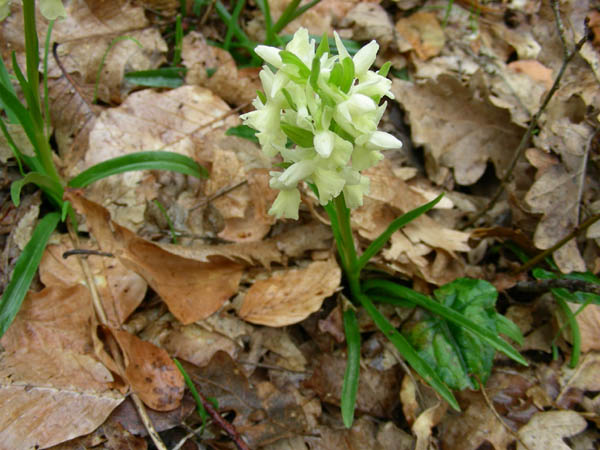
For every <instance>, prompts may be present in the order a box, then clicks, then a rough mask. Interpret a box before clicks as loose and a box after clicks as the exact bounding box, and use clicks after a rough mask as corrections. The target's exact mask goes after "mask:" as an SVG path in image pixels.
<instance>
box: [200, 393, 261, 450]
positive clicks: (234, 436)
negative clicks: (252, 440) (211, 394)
mask: <svg viewBox="0 0 600 450" xmlns="http://www.w3.org/2000/svg"><path fill="white" fill-rule="evenodd" d="M198 396H199V397H200V400H202V406H204V409H205V410H206V412H208V414H210V417H211V418H212V419H213V420H214V422H215V423H216V424H217V425H219V426H220V427H221V428H222V429H223V430H224V431H225V433H227V435H228V436H229V438H230V439H231V440H232V441H233V442H234V444H235V445H236V447H237V448H238V449H239V450H250V447H248V444H246V443H245V442H244V440H243V439H242V437H241V436H240V434H239V433H238V432H237V430H236V429H235V427H234V426H233V424H231V423H229V422H227V421H226V420H225V419H223V417H221V414H219V411H217V410H216V409H215V407H214V406H213V404H212V403H211V402H209V401H208V400H206V397H204V395H203V394H202V392H200V390H198Z"/></svg>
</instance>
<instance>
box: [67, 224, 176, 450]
mask: <svg viewBox="0 0 600 450" xmlns="http://www.w3.org/2000/svg"><path fill="white" fill-rule="evenodd" d="M69 236H70V238H71V242H72V243H73V246H74V247H81V245H80V242H79V236H77V232H75V231H74V230H73V229H72V227H71V226H70V225H69ZM77 260H78V262H79V265H80V267H81V271H82V272H83V274H84V276H85V280H86V285H87V287H88V289H89V291H90V295H91V296H92V304H93V305H94V310H95V311H96V316H97V317H98V319H99V320H100V323H101V324H102V325H104V326H106V327H109V324H108V317H107V316H106V312H105V311H104V307H103V306H102V302H101V301H100V295H99V294H98V289H97V287H96V282H95V278H94V276H93V274H92V270H91V269H90V266H89V264H88V261H87V259H85V258H84V257H83V256H81V255H78V258H77ZM108 344H109V349H110V353H111V356H112V357H113V359H114V361H115V364H116V366H117V369H118V370H119V372H120V373H119V376H121V377H122V378H124V379H127V377H125V362H124V361H123V355H122V354H121V352H120V351H119V346H118V344H117V342H116V340H115V339H114V338H113V337H112V335H111V336H109V337H108ZM131 398H132V400H133V403H134V405H135V407H136V409H137V412H138V414H139V416H140V420H141V421H142V423H143V424H144V426H145V428H146V430H147V431H148V434H149V435H150V437H151V438H152V442H154V445H155V446H156V448H157V449H158V450H167V447H166V445H165V444H164V442H163V441H162V439H161V438H160V436H159V435H158V432H157V431H156V429H155V428H154V425H153V424H152V420H150V417H149V416H148V413H147V412H146V407H145V406H144V404H143V403H142V401H141V400H140V398H139V397H138V395H137V394H136V393H135V392H132V393H131Z"/></svg>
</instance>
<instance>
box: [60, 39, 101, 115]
mask: <svg viewBox="0 0 600 450" xmlns="http://www.w3.org/2000/svg"><path fill="white" fill-rule="evenodd" d="M59 45H60V44H59V43H58V42H55V43H54V44H53V45H52V56H54V61H56V65H57V66H58V67H59V68H60V71H61V72H62V74H63V75H64V77H65V78H66V79H67V81H68V82H69V84H70V85H71V86H72V87H73V89H75V92H77V95H79V97H80V98H81V100H83V103H85V104H86V105H87V107H88V108H89V110H90V112H91V113H92V114H93V115H94V116H95V115H96V111H95V109H94V105H92V103H91V102H90V101H89V100H88V99H87V97H86V96H85V95H83V92H81V89H80V88H79V85H78V84H77V83H76V82H75V80H73V78H72V77H71V75H70V74H69V72H67V69H65V66H63V64H62V61H61V60H60V58H59V57H58V51H57V49H58V46H59Z"/></svg>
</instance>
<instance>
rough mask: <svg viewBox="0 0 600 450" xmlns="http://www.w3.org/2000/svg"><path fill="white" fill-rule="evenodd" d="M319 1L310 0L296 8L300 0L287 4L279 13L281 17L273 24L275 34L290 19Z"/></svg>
mask: <svg viewBox="0 0 600 450" xmlns="http://www.w3.org/2000/svg"><path fill="white" fill-rule="evenodd" d="M320 1H321V0H312V1H311V2H310V3H307V4H306V5H304V6H301V7H300V8H298V5H299V4H300V1H299V0H294V1H293V2H291V3H290V4H289V5H288V6H287V8H286V9H285V11H284V12H283V14H281V17H280V18H279V20H278V21H277V23H276V24H275V25H274V26H273V32H274V33H275V34H279V32H281V30H283V29H284V28H285V27H286V26H287V25H288V24H289V23H290V22H291V21H293V20H294V19H296V18H298V17H300V16H301V15H302V14H304V13H305V12H306V11H308V10H309V9H310V8H312V7H313V6H315V5H316V4H317V3H319V2H320Z"/></svg>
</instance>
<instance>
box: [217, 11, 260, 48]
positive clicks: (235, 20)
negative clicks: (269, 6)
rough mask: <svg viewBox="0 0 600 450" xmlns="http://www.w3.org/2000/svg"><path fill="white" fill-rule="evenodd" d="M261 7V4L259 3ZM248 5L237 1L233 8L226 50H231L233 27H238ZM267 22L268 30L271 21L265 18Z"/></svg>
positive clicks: (226, 35) (226, 38)
mask: <svg viewBox="0 0 600 450" xmlns="http://www.w3.org/2000/svg"><path fill="white" fill-rule="evenodd" d="M257 3H258V4H259V5H260V2H257ZM245 5H246V0H237V1H236V2H235V7H234V8H233V13H232V14H231V19H230V20H229V23H228V24H227V32H226V33H225V43H224V45H225V48H229V46H230V44H231V38H232V37H233V27H234V25H237V23H238V20H239V17H240V14H241V12H242V9H244V6H245ZM265 20H267V29H268V26H269V21H268V19H266V16H265Z"/></svg>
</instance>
